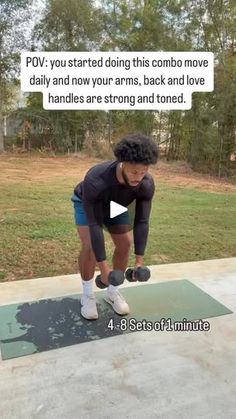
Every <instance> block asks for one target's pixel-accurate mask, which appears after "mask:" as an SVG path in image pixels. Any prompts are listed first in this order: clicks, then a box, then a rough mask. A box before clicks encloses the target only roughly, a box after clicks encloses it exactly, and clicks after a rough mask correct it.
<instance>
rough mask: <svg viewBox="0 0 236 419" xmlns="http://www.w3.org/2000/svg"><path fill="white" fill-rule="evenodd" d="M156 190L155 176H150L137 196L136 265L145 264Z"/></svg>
mask: <svg viewBox="0 0 236 419" xmlns="http://www.w3.org/2000/svg"><path fill="white" fill-rule="evenodd" d="M154 192H155V184H154V181H153V178H152V177H150V178H149V179H148V180H147V183H145V184H144V185H143V190H142V191H140V195H139V196H138V197H137V198H136V208H135V220H134V253H135V255H136V263H135V267H138V266H143V264H144V263H143V256H144V253H145V249H146V245H147V239H148V232H149V217H150V213H151V208H152V198H153V195H154Z"/></svg>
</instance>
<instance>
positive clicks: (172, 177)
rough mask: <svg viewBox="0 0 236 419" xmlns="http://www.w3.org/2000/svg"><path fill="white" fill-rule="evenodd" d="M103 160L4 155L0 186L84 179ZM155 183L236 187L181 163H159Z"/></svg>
mask: <svg viewBox="0 0 236 419" xmlns="http://www.w3.org/2000/svg"><path fill="white" fill-rule="evenodd" d="M102 161H104V160H101V159H98V158H94V157H88V156H87V155H85V154H83V153H78V154H76V155H73V156H64V157H43V158H42V157H38V156H19V155H16V156H14V155H7V154H4V155H2V156H0V166H1V171H0V184H1V183H4V184H5V183H6V182H9V183H15V182H21V181H23V182H26V183H31V182H32V183H34V182H39V181H40V182H43V183H46V182H48V181H53V180H54V179H55V178H61V179H63V178H72V179H74V181H79V180H81V179H83V177H84V175H85V174H86V172H87V171H88V170H89V169H90V167H92V166H93V165H95V164H98V163H100V162H102ZM150 173H151V174H152V176H153V177H154V179H155V180H156V181H160V182H165V183H168V184H169V185H172V186H176V187H186V188H194V189H199V190H205V191H210V192H223V193H227V192H229V193H234V192H236V184H234V183H231V182H230V181H227V180H225V179H218V178H215V177H211V176H209V175H201V174H199V173H195V172H193V171H192V170H191V168H190V167H189V166H188V165H187V164H186V163H184V162H174V163H167V162H164V161H161V162H159V163H158V164H157V166H155V167H151V168H150Z"/></svg>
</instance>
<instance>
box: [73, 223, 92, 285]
mask: <svg viewBox="0 0 236 419" xmlns="http://www.w3.org/2000/svg"><path fill="white" fill-rule="evenodd" d="M77 231H78V235H79V238H80V240H81V244H82V249H81V252H80V255H79V269H80V274H81V277H82V279H83V280H84V281H87V280H89V279H91V278H93V276H94V272H95V267H96V258H95V255H94V252H93V249H92V245H91V240H90V233H89V227H88V226H77Z"/></svg>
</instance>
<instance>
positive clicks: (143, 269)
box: [125, 266, 151, 282]
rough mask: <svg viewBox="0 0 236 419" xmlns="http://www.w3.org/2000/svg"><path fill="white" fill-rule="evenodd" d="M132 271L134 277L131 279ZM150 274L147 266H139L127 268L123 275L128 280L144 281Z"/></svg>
mask: <svg viewBox="0 0 236 419" xmlns="http://www.w3.org/2000/svg"><path fill="white" fill-rule="evenodd" d="M133 273H134V277H135V279H133ZM150 276H151V271H150V269H148V268H147V266H139V267H138V268H135V269H131V268H129V269H127V271H126V272H125V277H126V279H127V280H128V281H129V282H136V281H139V282H146V281H148V280H149V278H150Z"/></svg>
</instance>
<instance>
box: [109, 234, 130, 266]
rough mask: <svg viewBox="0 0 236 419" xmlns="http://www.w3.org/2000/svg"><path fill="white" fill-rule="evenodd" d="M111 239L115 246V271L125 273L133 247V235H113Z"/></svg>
mask: <svg viewBox="0 0 236 419" xmlns="http://www.w3.org/2000/svg"><path fill="white" fill-rule="evenodd" d="M111 238H112V240H113V243H114V245H115V250H114V253H113V259H112V262H113V269H120V270H121V271H123V272H125V271H126V269H127V267H128V263H129V256H130V249H131V246H132V234H131V231H128V232H127V233H123V234H111Z"/></svg>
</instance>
